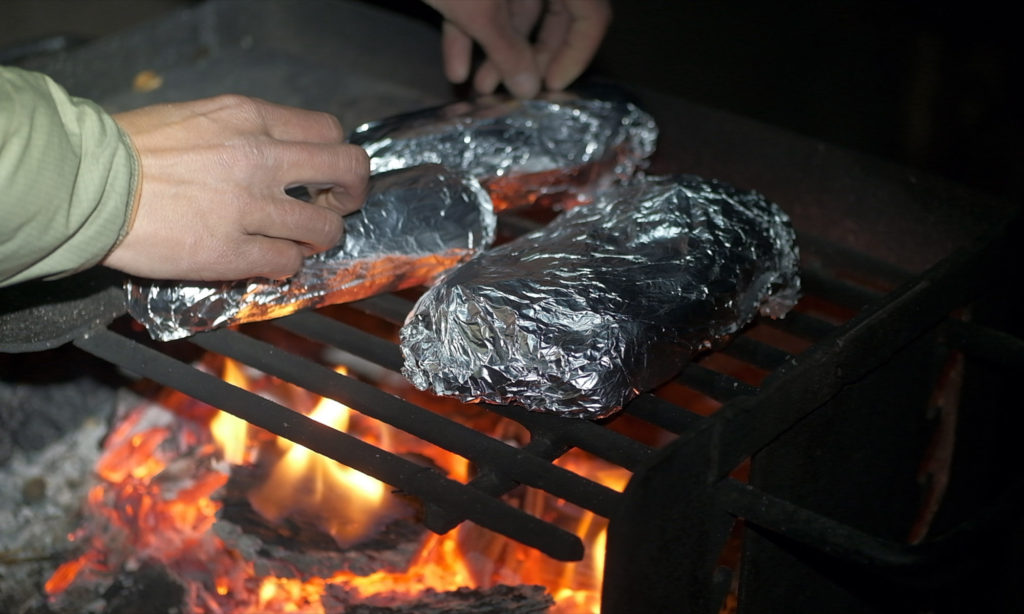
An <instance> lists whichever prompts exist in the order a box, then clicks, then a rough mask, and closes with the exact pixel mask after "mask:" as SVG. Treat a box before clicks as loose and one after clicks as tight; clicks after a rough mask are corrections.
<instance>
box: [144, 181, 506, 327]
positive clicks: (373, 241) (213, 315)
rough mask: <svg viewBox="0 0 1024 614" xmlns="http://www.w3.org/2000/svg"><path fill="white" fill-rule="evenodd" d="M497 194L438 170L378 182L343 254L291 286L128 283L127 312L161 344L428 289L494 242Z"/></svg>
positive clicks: (353, 220) (327, 257) (351, 225)
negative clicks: (392, 293) (417, 288)
mask: <svg viewBox="0 0 1024 614" xmlns="http://www.w3.org/2000/svg"><path fill="white" fill-rule="evenodd" d="M495 223H496V221H495V214H494V211H493V208H492V205H491V200H490V197H489V196H488V195H487V193H486V192H485V191H484V190H483V188H482V187H481V186H480V184H479V182H478V181H477V180H476V179H475V178H473V177H470V176H469V175H467V174H465V173H461V172H455V171H451V170H449V169H445V168H443V167H441V166H437V165H424V166H419V167H414V168H410V169H403V170H398V171H394V172H388V173H381V174H378V175H374V176H373V177H371V179H370V188H369V194H368V196H367V200H366V203H365V205H364V206H363V208H362V209H361V210H360V211H358V212H356V213H352V214H350V215H348V216H346V217H345V235H344V237H343V239H342V241H341V243H339V245H338V246H337V247H334V248H332V249H330V250H327V251H325V252H321V253H319V254H315V255H313V256H310V257H309V258H307V259H306V261H305V263H304V264H303V266H302V269H301V270H300V271H299V272H298V273H296V274H295V275H293V276H292V277H290V278H288V279H286V280H267V279H249V280H242V281H238V282H221V283H202V282H173V281H171V282H164V281H153V280H142V279H135V280H130V281H129V282H127V284H126V290H127V293H128V310H129V312H130V313H131V315H132V316H133V317H134V318H135V319H136V320H138V321H139V322H141V323H142V324H144V325H145V326H146V328H147V330H148V331H149V333H150V335H151V336H152V337H153V338H155V339H159V340H162V341H169V340H171V339H180V338H182V337H187V336H189V335H192V334H194V333H197V332H200V331H205V330H211V329H214V328H220V327H222V326H226V325H229V324H240V323H243V322H252V321H257V320H266V319H269V318H276V317H280V316H284V315H287V314H290V313H293V312H295V311H298V310H299V309H302V308H305V307H313V306H319V305H327V304H332V303H340V302H347V301H354V300H359V299H363V298H367V297H369V296H373V295H375V294H379V293H382V292H389V291H395V290H401V289H403V288H409V287H412V286H417V285H429V284H431V283H433V282H434V281H435V280H436V278H437V277H438V276H440V275H441V274H442V273H443V272H444V271H446V270H448V269H450V268H451V267H453V266H455V265H457V264H459V263H461V262H463V261H465V260H467V259H468V258H470V257H471V256H472V255H473V254H474V253H476V252H477V251H478V250H481V249H484V248H486V247H487V246H489V245H490V244H491V243H492V242H493V241H494V232H495Z"/></svg>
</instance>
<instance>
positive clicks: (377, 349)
mask: <svg viewBox="0 0 1024 614" xmlns="http://www.w3.org/2000/svg"><path fill="white" fill-rule="evenodd" d="M274 325H275V326H279V327H281V328H283V329H285V330H287V331H290V332H293V333H295V334H297V335H301V336H303V337H306V338H307V339H311V340H313V341H319V342H321V343H326V344H328V345H331V346H334V347H335V348H338V349H340V350H344V351H346V352H349V353H351V354H354V355H356V356H358V357H360V358H365V359H366V360H369V361H370V362H372V363H374V364H377V365H380V366H382V367H384V368H385V369H390V370H391V371H395V372H396V373H399V372H401V370H402V362H403V361H402V350H401V349H400V348H399V347H398V346H397V345H395V344H394V343H391V342H390V341H388V340H386V339H381V338H380V337H377V336H375V335H371V334H370V333H367V332H364V331H362V330H359V329H358V328H356V327H354V326H351V325H348V324H344V323H342V322H339V321H338V320H335V319H333V318H329V317H327V316H324V315H321V314H319V313H316V312H313V311H300V312H298V313H295V314H292V315H290V316H286V317H284V318H280V319H278V320H275V321H274Z"/></svg>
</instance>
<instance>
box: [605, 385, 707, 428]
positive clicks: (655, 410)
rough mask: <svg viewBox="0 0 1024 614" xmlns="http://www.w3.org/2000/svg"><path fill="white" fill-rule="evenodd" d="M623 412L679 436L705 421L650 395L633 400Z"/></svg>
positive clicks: (645, 394) (698, 415) (691, 412)
mask: <svg viewBox="0 0 1024 614" xmlns="http://www.w3.org/2000/svg"><path fill="white" fill-rule="evenodd" d="M623 411H624V412H626V413H628V414H630V415H633V416H636V417H637V418H640V419H641V420H645V421H647V422H650V423H651V424H653V425H655V426H658V427H660V428H663V429H665V430H666V431H668V432H670V433H675V434H677V435H678V434H680V433H682V432H684V431H686V430H688V429H690V428H693V426H694V425H696V424H697V423H698V422H700V421H701V420H703V419H704V417H703V416H701V415H700V414H698V413H696V412H693V411H690V410H688V409H685V408H683V407H680V406H678V405H676V404H675V403H670V402H669V401H666V400H665V399H662V398H659V397H657V396H655V395H653V394H650V393H644V394H641V395H640V396H638V397H637V398H635V399H633V400H632V401H631V402H630V403H629V404H628V405H626V407H625V408H623Z"/></svg>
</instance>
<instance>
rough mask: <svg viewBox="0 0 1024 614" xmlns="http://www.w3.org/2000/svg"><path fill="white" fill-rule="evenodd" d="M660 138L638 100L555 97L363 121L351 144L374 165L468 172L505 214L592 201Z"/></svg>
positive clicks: (491, 101) (496, 100)
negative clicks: (437, 166) (441, 167)
mask: <svg viewBox="0 0 1024 614" xmlns="http://www.w3.org/2000/svg"><path fill="white" fill-rule="evenodd" d="M657 136H658V128H657V125H656V124H655V122H654V119H653V118H652V117H651V116H650V115H649V114H647V113H646V112H644V111H642V110H640V109H639V108H638V107H636V106H635V105H633V104H632V103H628V102H620V101H610V100H597V99H590V98H581V97H578V96H575V95H572V94H550V95H548V97H547V98H544V99H535V100H515V99H510V98H502V97H487V98H482V99H479V100H476V101H473V102H457V103H452V104H448V105H444V106H440V107H434V108H430V109H424V110H420V111H414V112H412V113H406V114H402V115H396V116H394V117H390V118H386V119H382V120H379V121H375V122H371V123H368V124H364V125H362V126H359V127H358V128H356V130H355V131H354V132H353V133H352V135H351V136H350V137H349V142H350V143H353V144H356V145H360V146H362V147H363V148H364V149H366V152H367V153H368V154H369V155H370V170H371V172H380V171H386V170H393V169H397V168H405V167H408V166H414V165H417V164H423V163H436V164H442V165H444V166H447V167H448V168H453V169H459V170H463V171H466V172H468V173H470V174H471V175H473V176H474V177H476V178H477V179H479V180H480V181H481V183H482V184H483V185H484V187H485V188H486V189H487V191H488V192H489V193H490V194H491V198H492V199H493V201H494V208H495V210H496V211H499V212H500V211H503V210H505V209H509V208H513V207H523V206H528V205H533V204H541V205H545V206H549V207H553V208H570V207H572V206H575V205H577V204H582V203H586V202H589V201H590V200H591V199H592V196H593V194H594V193H595V192H596V191H599V190H602V189H604V188H606V187H608V186H609V185H611V184H612V183H614V182H616V181H618V180H622V179H627V178H630V177H632V176H633V175H634V174H635V173H636V172H637V170H639V169H641V168H643V167H644V166H645V164H646V159H647V158H648V157H649V156H650V155H651V154H652V153H653V152H654V147H655V142H656V141H657Z"/></svg>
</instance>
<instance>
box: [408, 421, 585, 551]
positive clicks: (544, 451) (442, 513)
mask: <svg viewBox="0 0 1024 614" xmlns="http://www.w3.org/2000/svg"><path fill="white" fill-rule="evenodd" d="M523 450H524V451H527V452H529V453H530V454H532V455H534V456H537V457H539V458H544V459H546V460H548V461H553V460H555V459H556V458H558V457H560V456H561V455H563V454H565V453H566V452H567V451H568V450H569V446H566V445H562V444H556V443H554V442H551V441H547V440H545V439H541V438H535V439H531V440H530V443H528V444H526V446H525V447H524V448H523ZM518 485H519V484H518V482H516V481H515V480H510V479H508V478H506V477H503V476H500V475H498V474H496V473H494V472H493V471H489V470H486V469H485V470H483V471H480V472H479V473H478V474H477V475H476V477H474V478H473V479H472V480H470V481H469V483H468V486H469V487H470V488H475V489H477V490H479V491H481V492H484V493H487V494H488V495H490V496H492V497H498V496H501V495H504V494H505V493H507V492H509V491H511V490H512V489H514V488H515V487H516V486H518ZM464 520H466V518H465V516H462V515H459V514H456V513H454V512H452V511H451V510H445V509H442V508H440V507H438V506H436V505H426V506H424V514H423V524H425V525H426V526H427V527H428V528H429V529H430V530H431V531H434V532H435V533H447V532H448V531H451V530H452V529H454V528H455V527H456V526H458V525H459V524H460V523H461V522H462V521H464Z"/></svg>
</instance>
